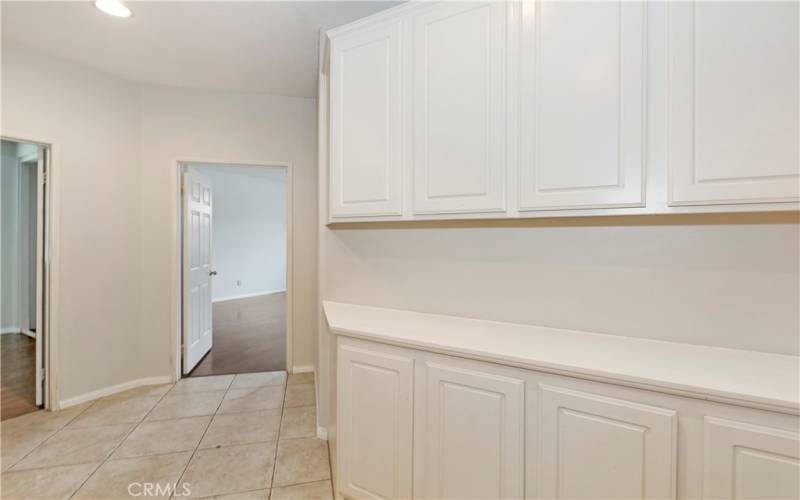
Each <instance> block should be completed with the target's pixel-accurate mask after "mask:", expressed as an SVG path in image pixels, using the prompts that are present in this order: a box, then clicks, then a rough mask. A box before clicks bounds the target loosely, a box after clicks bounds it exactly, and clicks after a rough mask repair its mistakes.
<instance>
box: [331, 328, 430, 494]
mask: <svg viewBox="0 0 800 500" xmlns="http://www.w3.org/2000/svg"><path fill="white" fill-rule="evenodd" d="M413 367H414V360H413V359H412V358H411V357H409V356H404V355H402V354H398V353H397V352H394V351H392V350H391V349H389V348H387V347H385V346H380V345H379V344H378V345H376V346H375V348H371V347H370V346H363V345H358V344H355V345H354V344H349V343H346V342H343V341H341V342H340V344H339V386H338V389H339V390H338V402H339V414H338V419H339V421H338V428H339V429H338V430H339V445H338V450H337V451H338V468H339V477H338V478H337V479H338V482H337V484H338V486H339V490H340V492H341V493H342V494H344V495H346V496H348V497H351V498H411V452H412V448H411V443H412V409H413V406H412V404H413V403H412V395H413V382H414V371H413Z"/></svg>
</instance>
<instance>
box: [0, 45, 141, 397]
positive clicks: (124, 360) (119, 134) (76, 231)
mask: <svg viewBox="0 0 800 500" xmlns="http://www.w3.org/2000/svg"><path fill="white" fill-rule="evenodd" d="M2 102H3V107H2V133H3V134H4V135H9V136H13V137H18V138H21V139H30V140H34V141H41V142H47V143H51V144H53V172H52V175H51V177H50V182H51V187H52V188H53V189H54V190H55V193H56V199H55V200H54V209H55V214H54V219H55V221H56V223H57V226H58V228H59V230H58V231H59V234H58V235H57V237H56V239H55V241H56V242H57V243H58V246H57V247H56V248H54V249H53V259H54V262H53V265H54V269H53V271H54V275H53V282H52V286H53V288H54V290H55V292H56V295H57V298H58V302H57V303H54V304H53V307H54V309H53V311H52V314H53V316H54V320H55V323H56V324H57V325H58V332H56V335H57V336H58V339H57V340H58V341H57V344H56V345H54V346H53V348H54V349H55V352H54V359H55V360H56V362H57V363H58V366H57V369H58V380H57V382H58V392H59V397H60V398H61V399H69V398H71V397H75V396H78V395H82V394H85V393H87V392H90V391H93V390H97V389H100V388H104V387H108V386H112V385H115V384H119V383H123V382H126V381H129V380H132V379H135V378H138V377H141V376H145V375H144V374H145V373H146V372H145V371H144V370H143V366H142V365H143V363H141V359H140V358H139V356H137V354H138V353H139V352H140V346H139V343H140V341H141V337H142V336H141V312H140V291H141V290H140V289H139V288H138V287H137V286H136V285H135V284H137V283H139V282H140V281H141V275H142V272H141V267H140V266H141V264H142V260H141V256H140V252H141V244H140V235H141V225H140V221H141V209H140V203H141V195H140V182H139V178H140V176H139V145H140V140H139V131H140V130H139V91H138V88H137V87H136V86H135V85H132V84H130V83H128V82H125V81H123V80H121V79H118V78H115V77H112V76H108V75H106V74H103V73H98V72H96V71H93V70H89V69H85V68H81V67H78V66H75V65H74V64H71V63H66V62H64V61H62V60H59V59H56V58H52V57H49V56H46V55H43V54H41V53H39V52H37V51H34V50H31V49H28V48H25V47H23V46H20V45H17V44H15V43H11V42H8V41H6V40H3V44H2ZM132 284H134V285H132Z"/></svg>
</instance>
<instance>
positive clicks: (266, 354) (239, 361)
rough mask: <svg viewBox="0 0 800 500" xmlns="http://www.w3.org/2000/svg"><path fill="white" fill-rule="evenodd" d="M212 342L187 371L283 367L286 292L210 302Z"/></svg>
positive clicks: (225, 372)
mask: <svg viewBox="0 0 800 500" xmlns="http://www.w3.org/2000/svg"><path fill="white" fill-rule="evenodd" d="M213 308H214V309H213V310H214V316H213V322H214V333H213V334H212V335H213V338H214V345H213V347H212V348H211V352H209V353H208V354H207V355H206V357H205V358H203V360H202V361H200V363H198V365H197V367H195V369H194V370H192V372H191V373H190V374H189V375H188V376H189V377H202V376H206V375H228V374H231V373H252V372H272V371H278V370H285V369H286V292H279V293H271V294H268V295H259V296H257V297H249V298H245V299H236V300H226V301H223V302H215V303H214V304H213Z"/></svg>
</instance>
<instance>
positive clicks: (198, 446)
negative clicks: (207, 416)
mask: <svg viewBox="0 0 800 500" xmlns="http://www.w3.org/2000/svg"><path fill="white" fill-rule="evenodd" d="M223 376H224V375H223ZM236 377H237V375H234V376H233V378H232V379H231V383H230V384H228V387H226V388H225V393H224V394H223V395H222V399H220V400H219V404H218V405H217V409H216V410H214V413H212V414H211V420H209V421H208V425H207V426H206V428H205V430H203V435H202V436H200V440H199V441H197V446H195V447H194V450H192V454H191V456H189V460H187V461H186V465H185V466H184V468H183V470H182V471H181V475H180V476H178V480H177V481H176V482H175V489H178V485H179V484H180V483H181V480H182V479H183V476H185V475H186V471H187V470H188V469H189V465H191V463H192V460H193V459H194V456H195V455H196V454H197V450H198V449H199V448H200V443H202V442H203V439H205V437H206V434H207V433H208V429H209V427H211V424H212V423H214V418H216V416H217V412H219V409H220V408H221V407H222V402H223V401H225V396H227V395H228V391H230V390H231V387H233V382H234V381H235V380H236ZM186 378H189V377H186ZM175 384H176V385H177V382H176V383H175ZM198 392H200V391H198ZM206 392H211V391H206ZM212 496H214V495H212ZM169 498H170V499H172V498H175V492H174V491H173V492H172V493H171V494H170V496H169Z"/></svg>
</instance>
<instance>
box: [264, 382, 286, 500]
mask: <svg viewBox="0 0 800 500" xmlns="http://www.w3.org/2000/svg"><path fill="white" fill-rule="evenodd" d="M287 392H289V371H288V370H286V382H284V384H283V401H282V402H281V419H280V421H279V422H278V435H277V436H276V437H275V454H274V455H273V456H272V477H270V479H269V496H268V497H267V498H268V499H269V500H272V491H273V490H274V489H275V471H276V470H277V469H278V446H280V444H281V429H283V413H284V412H285V411H286V393H287Z"/></svg>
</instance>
